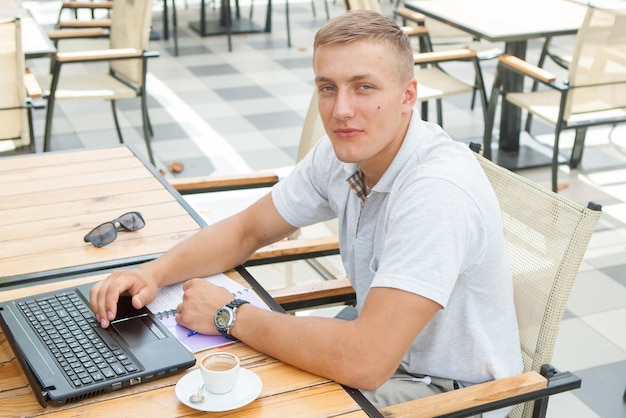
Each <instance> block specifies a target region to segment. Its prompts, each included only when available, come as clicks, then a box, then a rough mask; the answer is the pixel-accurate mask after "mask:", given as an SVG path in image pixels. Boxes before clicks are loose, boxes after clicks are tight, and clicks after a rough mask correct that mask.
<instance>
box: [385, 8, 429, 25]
mask: <svg viewBox="0 0 626 418" xmlns="http://www.w3.org/2000/svg"><path fill="white" fill-rule="evenodd" d="M393 13H394V14H395V15H396V16H400V17H401V18H403V19H406V20H410V21H412V22H415V23H418V24H422V25H423V24H424V22H425V21H426V17H425V16H424V15H423V14H421V13H419V12H416V11H413V10H411V9H407V8H406V7H398V8H397V9H396V10H394V12H393Z"/></svg>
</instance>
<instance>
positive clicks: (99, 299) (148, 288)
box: [89, 269, 158, 328]
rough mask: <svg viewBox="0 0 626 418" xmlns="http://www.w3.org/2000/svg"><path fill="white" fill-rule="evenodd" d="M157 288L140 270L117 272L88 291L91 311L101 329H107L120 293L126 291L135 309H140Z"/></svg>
mask: <svg viewBox="0 0 626 418" xmlns="http://www.w3.org/2000/svg"><path fill="white" fill-rule="evenodd" d="M157 290H158V287H157V285H156V283H155V282H154V280H152V278H151V277H150V276H149V275H148V274H147V273H145V272H143V271H142V270H141V269H136V270H118V271H115V272H113V273H112V274H111V275H110V276H109V277H107V278H106V279H104V280H103V281H101V282H99V283H96V285H94V286H93V287H92V288H91V290H90V291H89V301H90V303H91V309H92V310H93V311H94V313H95V314H96V319H97V320H98V321H99V322H100V326H101V327H102V328H107V327H108V326H109V325H110V324H111V321H112V320H114V319H115V316H116V315H117V302H118V300H119V297H120V295H121V294H122V293H124V292H126V291H128V293H130V295H131V296H132V304H133V307H134V308H135V309H141V308H143V307H144V306H145V305H147V304H149V303H151V302H152V301H153V300H154V299H155V298H156V296H157Z"/></svg>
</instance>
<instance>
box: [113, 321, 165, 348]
mask: <svg viewBox="0 0 626 418" xmlns="http://www.w3.org/2000/svg"><path fill="white" fill-rule="evenodd" d="M146 321H147V322H152V321H150V318H147V317H139V318H133V319H128V320H125V321H120V322H114V323H113V324H111V325H112V327H113V329H115V330H116V331H117V332H118V334H119V335H120V336H121V337H122V338H123V339H124V341H125V342H126V344H127V345H128V346H129V347H137V346H140V345H144V344H148V343H151V342H153V341H156V340H158V339H159V338H158V337H157V336H156V335H155V334H154V333H153V332H152V330H151V329H150V326H149V324H146Z"/></svg>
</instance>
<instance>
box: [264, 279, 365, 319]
mask: <svg viewBox="0 0 626 418" xmlns="http://www.w3.org/2000/svg"><path fill="white" fill-rule="evenodd" d="M268 293H269V294H270V295H271V296H272V298H273V299H274V300H275V301H276V302H278V303H279V304H280V305H281V306H282V307H283V309H285V310H286V311H290V310H295V309H306V308H311V307H314V306H321V305H327V304H330V303H339V302H342V303H345V302H353V301H354V300H355V299H356V295H355V293H354V289H353V288H352V285H351V284H350V281H349V280H348V279H347V278H344V279H337V280H326V281H323V282H315V283H306V284H302V285H297V286H290V287H286V288H281V289H271V290H268Z"/></svg>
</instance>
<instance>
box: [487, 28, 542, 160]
mask: <svg viewBox="0 0 626 418" xmlns="http://www.w3.org/2000/svg"><path fill="white" fill-rule="evenodd" d="M527 44H528V42H527V41H526V40H522V41H516V42H507V43H506V46H505V52H506V53H507V54H511V55H514V56H516V57H519V58H522V59H525V58H526V49H527ZM523 89H524V77H523V76H522V75H520V74H516V73H513V72H508V73H507V74H506V76H505V79H504V81H503V90H504V91H505V92H517V91H523ZM521 126H522V110H521V109H520V108H518V107H517V106H513V105H512V104H510V103H509V102H507V101H506V100H502V108H501V111H500V140H499V143H498V150H497V151H496V150H494V151H493V154H494V156H493V161H495V162H496V163H497V164H498V165H500V166H502V167H506V168H508V169H510V170H517V169H522V168H534V167H544V166H549V165H551V162H552V154H551V151H548V150H546V152H545V153H544V152H541V151H540V150H539V149H538V148H533V147H529V146H527V145H523V144H520V141H521V137H522V135H521V134H522V130H521Z"/></svg>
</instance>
